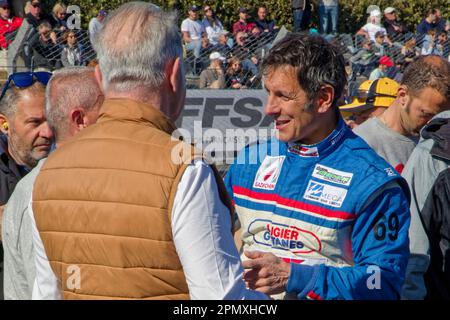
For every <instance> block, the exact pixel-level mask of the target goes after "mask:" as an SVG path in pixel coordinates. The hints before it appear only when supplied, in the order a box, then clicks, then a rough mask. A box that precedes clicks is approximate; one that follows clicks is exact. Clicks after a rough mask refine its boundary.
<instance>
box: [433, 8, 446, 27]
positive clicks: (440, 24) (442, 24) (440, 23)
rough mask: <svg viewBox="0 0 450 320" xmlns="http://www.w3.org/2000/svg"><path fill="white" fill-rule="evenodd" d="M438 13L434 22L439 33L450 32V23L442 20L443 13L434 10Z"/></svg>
mask: <svg viewBox="0 0 450 320" xmlns="http://www.w3.org/2000/svg"><path fill="white" fill-rule="evenodd" d="M434 10H435V12H436V15H435V16H436V19H435V21H434V27H435V29H436V31H437V32H438V33H440V32H448V31H450V22H449V21H448V20H447V19H445V18H442V12H441V10H440V9H437V8H436V9H434Z"/></svg>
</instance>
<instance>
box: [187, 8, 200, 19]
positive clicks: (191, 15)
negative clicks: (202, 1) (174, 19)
mask: <svg viewBox="0 0 450 320" xmlns="http://www.w3.org/2000/svg"><path fill="white" fill-rule="evenodd" d="M189 18H190V19H191V20H197V19H198V13H197V11H193V10H189Z"/></svg>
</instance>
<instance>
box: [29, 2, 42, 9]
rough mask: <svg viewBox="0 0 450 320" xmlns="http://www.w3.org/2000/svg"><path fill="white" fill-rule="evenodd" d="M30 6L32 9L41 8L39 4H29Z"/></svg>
mask: <svg viewBox="0 0 450 320" xmlns="http://www.w3.org/2000/svg"><path fill="white" fill-rule="evenodd" d="M31 6H32V7H33V8H40V7H41V4H40V3H33V4H31Z"/></svg>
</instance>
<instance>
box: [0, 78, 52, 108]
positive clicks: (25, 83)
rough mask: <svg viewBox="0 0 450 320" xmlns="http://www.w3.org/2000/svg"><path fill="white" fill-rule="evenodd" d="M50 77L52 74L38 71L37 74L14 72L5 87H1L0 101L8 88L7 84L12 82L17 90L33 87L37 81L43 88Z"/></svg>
mask: <svg viewBox="0 0 450 320" xmlns="http://www.w3.org/2000/svg"><path fill="white" fill-rule="evenodd" d="M51 77H52V73H50V72H45V71H39V72H16V73H13V74H11V75H10V76H9V77H8V80H7V81H6V83H5V85H4V86H3V90H2V94H1V96H0V101H1V100H2V99H3V97H4V96H5V94H6V91H7V90H8V88H9V84H10V83H11V82H12V83H14V85H15V86H16V87H17V88H21V89H23V88H27V87H30V86H32V85H33V83H34V81H35V80H37V81H39V82H40V83H42V84H43V85H44V86H46V85H47V83H48V81H49V80H50V78H51Z"/></svg>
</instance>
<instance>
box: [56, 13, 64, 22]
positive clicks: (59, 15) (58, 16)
mask: <svg viewBox="0 0 450 320" xmlns="http://www.w3.org/2000/svg"><path fill="white" fill-rule="evenodd" d="M56 17H57V18H58V19H59V20H64V18H65V17H66V11H59V12H58V13H57V14H56Z"/></svg>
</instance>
